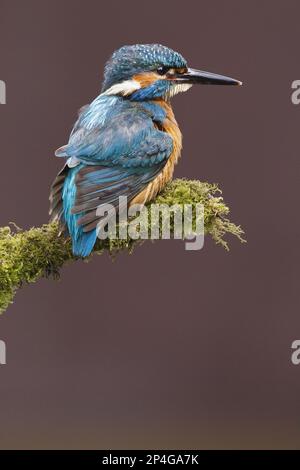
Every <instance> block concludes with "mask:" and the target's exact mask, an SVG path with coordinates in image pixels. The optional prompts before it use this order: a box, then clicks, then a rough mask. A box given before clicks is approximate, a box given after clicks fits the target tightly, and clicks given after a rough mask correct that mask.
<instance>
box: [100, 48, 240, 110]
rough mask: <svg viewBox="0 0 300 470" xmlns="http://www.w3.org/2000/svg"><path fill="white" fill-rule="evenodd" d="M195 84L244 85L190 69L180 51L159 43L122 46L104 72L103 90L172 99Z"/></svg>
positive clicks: (138, 98) (141, 98)
mask: <svg viewBox="0 0 300 470" xmlns="http://www.w3.org/2000/svg"><path fill="white" fill-rule="evenodd" d="M194 84H205V85H206V84H207V85H241V84H242V83H241V82H240V81H239V80H235V79H233V78H230V77H225V76H224V75H217V74H215V73H210V72H204V71H202V70H195V69H191V68H189V67H188V66H187V62H186V60H185V59H184V58H183V57H182V55H181V54H179V53H178V52H175V51H173V50H172V49H169V48H168V47H165V46H162V45H160V44H136V45H133V46H123V47H121V48H120V49H118V50H117V51H115V52H114V54H113V55H112V57H111V59H110V60H109V61H108V62H107V64H106V66H105V72H104V82H103V87H102V93H105V94H107V95H119V96H124V97H128V98H130V99H132V100H136V101H144V100H153V99H156V98H159V99H167V100H168V99H169V98H170V97H171V96H173V95H175V94H177V93H179V92H182V91H186V90H188V89H189V88H190V87H191V86H192V85H194Z"/></svg>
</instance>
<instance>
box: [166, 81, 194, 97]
mask: <svg viewBox="0 0 300 470" xmlns="http://www.w3.org/2000/svg"><path fill="white" fill-rule="evenodd" d="M192 86H193V85H192V84H191V83H175V84H174V85H172V86H171V88H170V90H169V92H168V97H169V98H172V96H175V95H177V94H178V93H183V92H184V91H187V90H189V89H190V88H191V87H192Z"/></svg>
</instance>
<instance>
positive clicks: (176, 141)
mask: <svg viewBox="0 0 300 470" xmlns="http://www.w3.org/2000/svg"><path fill="white" fill-rule="evenodd" d="M159 105H160V106H161V107H162V108H164V109H165V111H166V113H167V116H166V119H165V120H164V122H163V126H162V129H161V130H163V131H164V132H167V133H168V134H169V135H170V136H171V137H172V139H173V152H172V154H171V155H170V157H169V159H168V161H167V163H166V164H165V166H164V168H163V170H162V171H161V173H160V174H159V175H158V176H157V177H156V178H155V179H154V180H153V181H151V183H149V184H148V186H147V187H146V188H145V189H144V190H143V191H142V192H141V193H140V194H138V195H137V196H136V197H135V198H134V199H133V200H132V201H131V203H130V205H132V204H145V203H146V202H148V201H151V200H152V199H153V198H154V197H155V196H156V195H157V194H158V193H159V192H160V191H161V190H162V189H163V188H164V187H165V185H166V184H167V183H168V182H169V181H170V180H171V179H172V177H173V173H174V167H175V165H176V163H177V162H178V159H179V157H180V153H181V149H182V134H181V132H180V129H179V127H178V124H177V122H176V119H175V116H174V113H173V110H172V108H171V105H170V104H169V103H167V102H166V101H163V100H160V101H159Z"/></svg>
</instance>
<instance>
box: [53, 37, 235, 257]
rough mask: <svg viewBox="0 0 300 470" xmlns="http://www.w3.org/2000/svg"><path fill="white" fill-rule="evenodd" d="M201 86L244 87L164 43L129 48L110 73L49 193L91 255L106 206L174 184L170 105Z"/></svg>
mask: <svg viewBox="0 0 300 470" xmlns="http://www.w3.org/2000/svg"><path fill="white" fill-rule="evenodd" d="M194 84H204V85H206V84H207V85H241V84H242V83H241V82H240V81H239V80H235V79H233V78H230V77H227V76H224V75H218V74H215V73H211V72H204V71H202V70H196V69H193V68H189V67H188V65H187V61H186V60H185V59H184V58H183V56H182V55H181V54H179V53H178V52H176V51H174V50H172V49H170V48H168V47H166V46H163V45H160V44H136V45H129V46H123V47H121V48H120V49H118V50H117V51H115V52H114V53H113V55H112V57H111V58H110V59H109V60H108V62H107V63H106V65H105V69H104V80H103V84H102V89H101V93H100V94H99V95H98V96H97V97H96V98H95V99H94V101H92V102H91V103H90V104H88V105H86V106H84V107H82V108H81V109H80V110H79V113H78V118H77V121H76V122H75V125H74V127H73V129H72V131H71V134H70V137H69V141H68V143H67V144H66V145H64V146H62V147H60V148H59V149H57V150H56V152H55V155H56V156H57V157H60V158H63V159H65V164H64V167H63V168H62V170H61V171H60V173H59V174H58V175H57V177H56V179H55V180H54V182H53V184H52V187H51V192H50V216H51V221H57V222H58V223H59V225H60V227H61V231H64V232H65V233H66V234H68V235H69V236H70V237H71V239H72V250H73V254H74V255H75V256H76V257H82V258H84V257H87V256H89V255H90V253H91V252H92V250H93V247H94V245H95V243H96V240H97V236H98V235H99V227H100V226H101V224H100V223H99V215H98V214H99V212H97V209H98V207H99V206H100V205H101V204H110V205H112V206H113V207H115V208H116V210H118V209H117V208H118V201H119V198H120V197H121V196H125V197H126V198H127V199H126V201H127V204H128V207H130V206H131V205H132V204H145V203H147V202H149V201H151V200H152V199H153V198H155V196H156V195H157V194H158V193H159V192H160V191H161V190H162V189H163V188H164V187H165V185H166V184H167V183H168V182H169V181H170V180H171V179H172V177H173V172H174V167H175V165H176V163H177V162H178V159H179V157H180V153H181V148H182V135H181V132H180V129H179V127H178V124H177V122H176V119H175V117H174V113H173V110H172V107H171V103H170V100H171V98H172V97H173V96H174V95H176V94H177V93H180V92H184V91H187V90H188V89H189V88H191V87H192V86H193V85H194Z"/></svg>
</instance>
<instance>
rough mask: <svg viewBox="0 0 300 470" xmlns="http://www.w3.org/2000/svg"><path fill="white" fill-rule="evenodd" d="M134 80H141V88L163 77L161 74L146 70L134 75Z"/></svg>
mask: <svg viewBox="0 0 300 470" xmlns="http://www.w3.org/2000/svg"><path fill="white" fill-rule="evenodd" d="M132 78H133V80H136V81H137V82H139V84H140V85H141V88H146V87H148V86H150V85H152V83H154V82H156V81H157V80H158V79H159V78H161V77H160V76H159V75H157V74H156V73H153V72H146V73H139V74H137V75H134V76H133V77H132Z"/></svg>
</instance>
